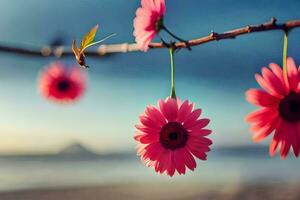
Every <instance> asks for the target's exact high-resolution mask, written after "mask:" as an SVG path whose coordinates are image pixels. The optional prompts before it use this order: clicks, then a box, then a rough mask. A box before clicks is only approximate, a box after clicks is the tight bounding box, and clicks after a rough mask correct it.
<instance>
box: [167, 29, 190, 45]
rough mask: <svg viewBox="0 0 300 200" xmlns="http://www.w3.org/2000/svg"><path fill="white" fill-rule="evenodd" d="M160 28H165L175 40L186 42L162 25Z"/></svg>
mask: <svg viewBox="0 0 300 200" xmlns="http://www.w3.org/2000/svg"><path fill="white" fill-rule="evenodd" d="M162 29H163V30H165V31H166V32H167V33H168V34H169V35H171V36H172V37H173V38H175V39H176V40H178V41H180V42H184V43H188V41H187V40H184V39H182V38H180V37H178V36H177V35H175V34H174V33H172V32H171V31H170V30H169V29H168V28H167V27H165V26H162Z"/></svg>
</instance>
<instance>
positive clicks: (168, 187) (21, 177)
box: [0, 0, 300, 200]
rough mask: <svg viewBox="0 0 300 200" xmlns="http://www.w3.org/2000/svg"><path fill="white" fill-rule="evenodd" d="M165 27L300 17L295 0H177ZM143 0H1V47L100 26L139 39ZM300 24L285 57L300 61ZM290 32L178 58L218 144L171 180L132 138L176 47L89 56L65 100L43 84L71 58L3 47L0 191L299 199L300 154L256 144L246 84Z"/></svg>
mask: <svg viewBox="0 0 300 200" xmlns="http://www.w3.org/2000/svg"><path fill="white" fill-rule="evenodd" d="M166 2H167V14H166V16H165V24H166V25H167V26H168V27H169V29H171V30H172V31H173V32H175V33H176V34H177V35H179V36H181V37H182V38H186V39H192V38H197V37H201V36H205V35H208V34H209V33H210V32H211V31H212V30H213V31H216V32H223V31H227V30H230V29H234V28H238V27H241V26H245V25H248V24H257V23H263V22H266V21H269V20H270V18H271V17H276V18H277V19H278V20H279V22H284V21H287V20H293V19H299V18H300V12H299V8H300V1H298V0H289V1H282V0H252V1H247V0H243V1H237V0H223V1H198V0H189V1H184V0H180V1H171V0H166ZM139 5H140V1H139V0H135V1H125V0H114V1H111V0H101V1H94V0H51V1H50V0H44V1H41V0H26V2H25V1H24V2H21V1H19V0H1V6H0V24H1V28H0V44H5V45H12V46H19V47H22V46H37V47H42V46H44V45H46V44H47V45H49V44H53V43H57V42H58V43H60V44H64V45H67V46H70V44H71V41H72V39H74V38H77V39H78V40H79V39H80V38H82V36H83V35H84V34H85V33H86V32H87V31H88V30H89V29H90V28H91V27H93V26H94V25H95V24H100V30H99V32H98V34H97V36H96V37H97V38H98V39H100V38H103V37H104V36H106V35H108V34H110V33H117V36H115V37H113V38H111V39H109V40H107V41H106V43H108V44H113V43H123V42H133V41H134V37H133V35H132V32H133V26H132V20H133V18H134V17H135V10H136V9H137V7H138V6H139ZM299 36H300V29H295V30H293V31H292V32H291V34H290V38H289V40H290V43H289V55H290V56H292V57H293V58H294V59H295V61H296V63H298V64H299V63H300V57H299V52H300V40H299ZM282 40H283V33H282V32H281V31H272V32H263V33H255V34H250V35H246V36H241V37H238V38H237V39H235V40H222V41H219V42H211V43H208V44H204V45H201V46H196V47H194V48H193V50H192V51H191V52H189V51H187V50H181V51H180V52H179V53H177V54H176V55H175V61H176V90H177V91H176V93H177V95H178V96H179V97H180V98H181V99H189V100H190V101H192V102H195V104H196V106H197V107H200V108H202V109H203V116H204V117H208V118H210V119H211V123H210V128H211V129H212V130H213V134H212V135H211V136H210V138H211V139H212V140H213V142H214V144H213V145H212V151H211V152H209V154H208V161H206V162H198V167H197V168H196V170H195V171H194V172H188V173H187V174H186V175H185V176H175V177H173V178H169V177H167V176H166V175H159V174H156V173H155V172H154V169H152V168H147V167H146V166H144V165H143V164H142V163H141V162H140V161H139V158H138V157H137V156H136V153H135V142H134V140H133V134H134V125H135V124H137V123H138V115H139V114H141V113H142V112H143V111H144V109H145V107H146V106H147V105H148V104H156V102H157V100H158V99H159V98H165V97H167V95H168V94H169V87H170V86H169V84H170V83H169V79H170V72H169V57H168V50H166V49H160V50H157V49H156V50H150V51H149V52H148V53H142V52H135V53H126V54H114V55H108V56H104V57H99V58H96V57H93V58H92V57H90V58H89V57H88V58H87V62H88V64H89V65H90V66H91V68H90V69H89V70H88V72H87V73H88V76H89V79H88V89H87V92H86V95H85V96H84V97H83V98H82V99H80V101H79V102H76V103H75V104H71V105H60V104H55V103H52V102H49V101H47V100H45V99H44V98H43V97H41V95H40V94H39V92H38V90H37V77H38V74H39V72H40V70H41V69H43V67H44V66H46V65H48V64H49V63H51V62H53V61H61V62H63V63H66V64H69V65H72V64H76V61H75V59H74V58H73V57H69V58H60V59H58V58H55V57H31V56H24V55H15V54H9V53H4V52H2V53H1V54H0V91H1V92H0V191H1V192H0V199H4V200H5V199H14V200H16V199H22V200H24V199H25V200H27V199H28V200H29V199H30V200H34V199H44V200H48V199H49V200H52V199H72V200H77V199H83V198H85V199H87V200H89V199H153V198H156V199H200V198H202V199H300V187H299V186H300V173H299V166H300V162H299V160H298V159H297V158H294V157H293V156H290V157H288V158H287V159H286V160H285V161H282V160H281V159H280V158H279V157H278V156H276V157H274V158H270V157H269V155H268V143H269V141H270V139H271V138H269V139H268V140H267V141H265V142H264V143H261V144H253V143H252V140H251V133H250V132H249V131H248V128H249V127H248V125H247V124H246V123H245V121H244V117H245V115H247V114H248V113H249V112H251V111H253V110H255V109H256V108H255V107H254V106H251V105H250V104H248V103H247V102H246V101H245V97H244V92H245V91H246V90H247V89H248V88H250V87H258V85H257V83H256V81H255V79H254V74H255V73H257V72H260V69H261V67H262V66H266V65H268V63H270V62H276V63H278V64H281V62H282V61H281V57H282V46H283V44H282V43H283V42H282Z"/></svg>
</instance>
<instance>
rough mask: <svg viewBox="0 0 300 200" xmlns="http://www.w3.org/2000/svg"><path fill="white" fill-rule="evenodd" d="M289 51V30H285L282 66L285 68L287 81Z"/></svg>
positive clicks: (284, 72) (284, 76)
mask: <svg viewBox="0 0 300 200" xmlns="http://www.w3.org/2000/svg"><path fill="white" fill-rule="evenodd" d="M287 51H288V31H284V41H283V52H282V68H283V78H284V79H285V80H286V81H287V79H288V76H287V67H286V60H287Z"/></svg>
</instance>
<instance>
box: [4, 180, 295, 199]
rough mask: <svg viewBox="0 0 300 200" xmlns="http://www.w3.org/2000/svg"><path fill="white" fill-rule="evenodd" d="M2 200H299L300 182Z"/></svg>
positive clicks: (22, 195) (116, 188) (37, 193)
mask: <svg viewBox="0 0 300 200" xmlns="http://www.w3.org/2000/svg"><path fill="white" fill-rule="evenodd" d="M0 199H1V200H41V199H43V200H68V199H70V200H99V199H104V200H116V199H117V200H119V199H124V200H135V199H137V200H148V199H149V200H150V199H158V200H167V199H172V200H181V199H182V200H183V199H184V200H199V199H205V200H219V199H220V200H299V199H300V183H299V184H279V183H277V184H275V183H274V184H255V185H251V184H247V185H245V184H242V185H236V186H232V185H231V186H228V185H227V186H226V185H215V186H209V187H208V186H203V187H201V186H200V185H195V186H193V187H190V185H189V187H187V185H185V184H180V185H178V184H176V186H175V185H174V186H168V185H163V184H160V185H157V184H154V183H153V184H150V183H147V184H127V185H125V184H120V185H117V184H115V185H105V186H93V187H83V188H64V189H41V190H23V191H15V192H2V193H0Z"/></svg>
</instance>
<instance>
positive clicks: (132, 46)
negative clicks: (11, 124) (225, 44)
mask: <svg viewBox="0 0 300 200" xmlns="http://www.w3.org/2000/svg"><path fill="white" fill-rule="evenodd" d="M276 21H277V20H276V19H275V18H272V19H271V20H270V21H268V22H266V23H263V24H259V25H249V26H245V27H242V28H238V29H234V30H230V31H226V32H223V33H216V32H211V33H210V34H209V35H207V36H205V37H201V38H197V39H193V40H189V41H187V42H188V44H189V46H197V45H201V44H204V43H208V42H212V41H219V40H224V39H234V38H236V37H237V36H240V35H245V34H250V33H255V32H264V31H272V30H282V31H290V30H292V29H294V28H297V27H300V20H292V21H287V22H285V23H282V24H277V23H276ZM187 42H178V43H175V48H176V49H180V48H188V46H187ZM149 46H150V48H151V49H156V48H167V46H166V45H165V44H163V43H162V42H160V43H151V44H150V45H149ZM132 51H139V48H138V46H137V44H136V43H123V44H109V45H105V44H103V45H100V46H99V47H98V48H97V49H96V50H95V49H92V50H88V51H86V52H85V55H87V56H97V57H98V56H99V55H100V56H103V55H106V54H113V53H127V52H132ZM0 52H7V53H13V54H20V55H25V56H36V57H43V56H44V57H47V56H55V57H65V56H73V52H72V50H71V48H70V47H69V46H60V47H49V46H45V47H43V48H32V47H27V48H26V47H13V46H8V45H1V44H0Z"/></svg>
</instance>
